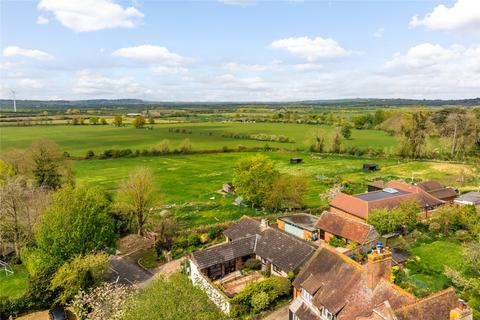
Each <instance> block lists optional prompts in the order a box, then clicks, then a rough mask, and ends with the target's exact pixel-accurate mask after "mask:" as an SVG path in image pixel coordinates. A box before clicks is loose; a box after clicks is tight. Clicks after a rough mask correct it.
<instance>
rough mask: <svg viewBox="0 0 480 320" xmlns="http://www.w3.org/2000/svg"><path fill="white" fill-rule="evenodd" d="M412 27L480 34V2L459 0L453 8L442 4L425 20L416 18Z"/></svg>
mask: <svg viewBox="0 0 480 320" xmlns="http://www.w3.org/2000/svg"><path fill="white" fill-rule="evenodd" d="M410 26H411V27H418V26H425V27H426V28H427V29H428V30H440V31H448V32H468V31H472V32H477V33H478V32H480V1H479V0H457V2H456V3H455V4H454V5H453V7H451V8H449V7H447V6H445V5H443V4H441V5H439V6H437V7H435V8H434V9H433V11H432V12H430V13H427V14H426V15H425V17H423V18H419V17H418V16H414V17H413V18H412V20H411V21H410Z"/></svg>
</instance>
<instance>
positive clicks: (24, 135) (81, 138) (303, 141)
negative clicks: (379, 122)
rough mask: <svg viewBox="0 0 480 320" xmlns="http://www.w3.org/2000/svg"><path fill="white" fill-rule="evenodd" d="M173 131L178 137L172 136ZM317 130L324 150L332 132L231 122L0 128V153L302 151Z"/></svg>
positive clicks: (371, 137)
mask: <svg viewBox="0 0 480 320" xmlns="http://www.w3.org/2000/svg"><path fill="white" fill-rule="evenodd" d="M177 129H178V131H179V132H175V131H176V130H177ZM317 130H318V131H319V132H320V133H321V134H322V135H324V136H325V138H326V143H327V145H328V144H329V140H330V139H331V137H332V136H333V135H334V134H335V132H336V130H337V128H335V127H330V126H320V125H315V126H313V125H306V124H293V123H287V124H283V123H235V122H230V123H178V124H156V125H154V128H153V130H147V129H135V128H133V127H132V126H126V127H120V128H117V127H114V126H111V125H104V126H102V125H97V126H93V125H84V126H73V125H71V126H63V125H61V126H54V125H52V126H30V127H0V135H1V136H2V140H1V145H0V150H1V151H3V150H6V149H10V148H18V149H25V148H27V147H28V146H29V145H30V144H31V143H32V142H33V141H34V140H37V139H50V140H53V141H55V142H56V143H58V144H59V146H60V148H61V149H62V150H64V151H67V152H69V153H70V154H71V155H73V156H84V155H85V153H86V152H87V151H88V150H93V151H94V152H95V153H100V152H103V151H104V150H106V149H126V148H130V149H132V150H136V149H139V150H142V149H144V148H148V149H149V148H152V147H155V146H156V145H158V144H159V142H160V141H161V140H163V139H168V140H169V141H170V142H171V146H172V148H178V146H179V144H180V143H181V141H182V140H184V139H185V138H188V139H190V141H191V142H192V148H193V150H209V149H221V148H222V147H224V146H227V147H229V148H237V147H238V146H239V145H241V146H245V147H263V146H265V144H268V145H269V146H271V147H279V148H282V149H288V150H297V149H300V150H303V149H306V148H307V146H309V144H310V142H309V138H311V136H312V134H313V132H315V131H317ZM230 134H239V135H251V134H268V135H277V136H279V135H284V136H286V137H288V138H290V139H293V140H294V141H295V142H294V143H279V142H272V141H258V140H250V139H235V138H232V137H226V136H225V135H230ZM344 145H345V146H347V147H349V146H356V147H358V148H367V147H372V148H375V149H384V148H391V149H395V148H396V147H397V140H396V138H394V137H392V136H390V135H388V134H387V133H386V132H384V131H380V130H352V138H350V139H348V140H345V141H344Z"/></svg>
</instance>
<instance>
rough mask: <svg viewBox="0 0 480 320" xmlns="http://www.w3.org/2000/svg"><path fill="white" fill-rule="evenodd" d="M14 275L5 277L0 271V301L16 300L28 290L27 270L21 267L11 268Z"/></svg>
mask: <svg viewBox="0 0 480 320" xmlns="http://www.w3.org/2000/svg"><path fill="white" fill-rule="evenodd" d="M12 269H13V271H14V274H12V275H8V276H7V275H6V274H5V272H4V271H3V269H2V270H1V271H0V299H1V298H7V297H8V298H16V297H18V296H21V295H22V294H24V293H25V292H26V291H27V290H28V274H27V270H26V269H25V268H24V267H23V266H21V265H14V266H12Z"/></svg>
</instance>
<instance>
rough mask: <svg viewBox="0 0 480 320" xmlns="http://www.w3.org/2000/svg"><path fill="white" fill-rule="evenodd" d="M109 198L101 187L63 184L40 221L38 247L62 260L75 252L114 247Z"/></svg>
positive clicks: (51, 256)
mask: <svg viewBox="0 0 480 320" xmlns="http://www.w3.org/2000/svg"><path fill="white" fill-rule="evenodd" d="M109 211H110V200H109V199H108V197H107V195H106V193H105V191H103V190H102V189H100V188H92V187H77V188H73V187H71V186H65V187H62V188H61V189H60V190H58V191H57V192H56V193H55V194H54V195H53V197H52V204H51V205H50V206H49V207H48V208H47V209H46V210H45V212H44V214H43V216H42V219H41V220H40V222H39V224H38V225H37V228H36V232H35V240H36V244H37V248H38V249H39V250H40V252H41V253H42V254H44V255H45V256H47V257H48V258H49V259H52V260H55V261H59V262H60V263H63V262H65V261H67V260H69V259H70V258H71V257H73V256H76V255H84V254H87V253H90V252H92V251H95V250H104V249H107V248H113V247H115V239H116V234H115V231H114V223H113V220H112V218H111V217H110V215H109Z"/></svg>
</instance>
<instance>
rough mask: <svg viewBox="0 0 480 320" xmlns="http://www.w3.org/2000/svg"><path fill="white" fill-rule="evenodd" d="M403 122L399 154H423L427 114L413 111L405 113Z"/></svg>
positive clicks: (414, 155)
mask: <svg viewBox="0 0 480 320" xmlns="http://www.w3.org/2000/svg"><path fill="white" fill-rule="evenodd" d="M403 122H404V123H403V124H402V127H401V133H402V136H403V139H402V144H401V148H400V154H401V155H404V156H410V157H412V158H414V159H416V158H419V157H421V156H422V155H423V154H424V150H425V146H426V144H427V133H428V128H429V126H428V116H427V114H426V113H425V112H421V111H419V112H414V113H413V114H411V115H410V114H406V115H405V116H404V121H403Z"/></svg>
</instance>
